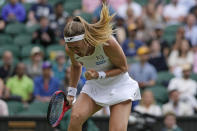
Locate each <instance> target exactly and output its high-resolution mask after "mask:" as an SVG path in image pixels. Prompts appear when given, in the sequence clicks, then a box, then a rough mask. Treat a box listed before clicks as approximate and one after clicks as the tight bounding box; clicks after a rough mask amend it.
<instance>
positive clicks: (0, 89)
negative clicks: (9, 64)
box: [0, 79, 8, 116]
mask: <svg viewBox="0 0 197 131" xmlns="http://www.w3.org/2000/svg"><path fill="white" fill-rule="evenodd" d="M4 92H5V85H4V82H3V80H2V79H0V116H6V115H8V108H7V104H6V103H5V102H4V101H3V100H1V98H5V97H4Z"/></svg>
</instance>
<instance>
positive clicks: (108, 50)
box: [103, 36, 128, 77]
mask: <svg viewBox="0 0 197 131" xmlns="http://www.w3.org/2000/svg"><path fill="white" fill-rule="evenodd" d="M103 49H104V52H105V54H106V55H107V56H108V57H109V59H110V61H111V62H112V64H113V65H114V68H113V69H111V70H108V71H105V73H106V77H112V76H116V75H119V74H121V73H124V72H127V71H128V66H127V60H126V56H125V55H124V52H123V50H122V48H121V47H120V45H119V43H118V42H117V41H116V39H115V38H114V37H113V36H111V38H110V39H109V40H108V41H107V44H105V45H104V47H103Z"/></svg>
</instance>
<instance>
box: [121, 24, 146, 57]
mask: <svg viewBox="0 0 197 131" xmlns="http://www.w3.org/2000/svg"><path fill="white" fill-rule="evenodd" d="M128 31H129V37H128V38H126V40H125V41H124V42H123V44H122V49H123V51H124V53H125V55H126V56H136V52H137V49H138V48H139V47H141V46H142V45H144V43H143V42H141V41H139V40H136V33H137V25H136V24H131V25H129V26H128Z"/></svg>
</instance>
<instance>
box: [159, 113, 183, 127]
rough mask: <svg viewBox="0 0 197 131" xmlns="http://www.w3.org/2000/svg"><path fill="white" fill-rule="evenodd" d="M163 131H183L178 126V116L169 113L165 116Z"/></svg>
mask: <svg viewBox="0 0 197 131" xmlns="http://www.w3.org/2000/svg"><path fill="white" fill-rule="evenodd" d="M162 131H182V129H181V128H180V127H178V126H177V124H176V115H175V114H174V113H171V112H168V113H166V114H165V116H164V128H163V129H162Z"/></svg>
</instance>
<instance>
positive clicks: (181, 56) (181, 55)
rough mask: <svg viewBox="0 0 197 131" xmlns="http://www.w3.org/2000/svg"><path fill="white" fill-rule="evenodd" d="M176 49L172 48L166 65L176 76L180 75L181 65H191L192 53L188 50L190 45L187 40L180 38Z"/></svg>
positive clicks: (192, 60)
mask: <svg viewBox="0 0 197 131" xmlns="http://www.w3.org/2000/svg"><path fill="white" fill-rule="evenodd" d="M177 48H178V49H175V50H173V51H172V52H171V53H170V56H169V58H168V66H169V68H170V70H171V72H173V73H174V74H175V75H176V76H180V75H181V66H183V65H184V64H186V63H188V64H191V65H193V62H194V54H193V52H192V51H191V50H190V45H189V43H188V41H187V40H185V39H184V40H182V41H181V43H180V45H179V46H178V47H177Z"/></svg>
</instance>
